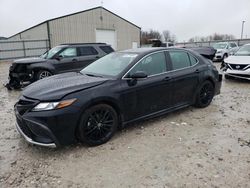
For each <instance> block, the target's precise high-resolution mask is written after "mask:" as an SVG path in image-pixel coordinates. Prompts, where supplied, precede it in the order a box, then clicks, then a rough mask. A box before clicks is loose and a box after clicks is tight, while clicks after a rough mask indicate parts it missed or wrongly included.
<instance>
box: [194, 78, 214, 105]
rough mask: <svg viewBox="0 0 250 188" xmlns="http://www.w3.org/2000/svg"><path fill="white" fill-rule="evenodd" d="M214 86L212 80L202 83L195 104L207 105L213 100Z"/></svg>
mask: <svg viewBox="0 0 250 188" xmlns="http://www.w3.org/2000/svg"><path fill="white" fill-rule="evenodd" d="M213 97H214V86H213V84H212V83H211V82H210V81H205V82H203V83H202V84H201V86H200V88H199V91H198V93H197V96H196V103H195V106H196V107H199V108H204V107H207V106H208V105H209V104H210V103H211V102H212V100H213Z"/></svg>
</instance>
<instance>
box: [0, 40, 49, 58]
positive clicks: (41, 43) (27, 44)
mask: <svg viewBox="0 0 250 188" xmlns="http://www.w3.org/2000/svg"><path fill="white" fill-rule="evenodd" d="M48 49H49V41H48V40H17V41H8V40H0V60H5V59H17V58H23V57H34V56H40V55H41V54H43V53H44V52H46V51H47V50H48Z"/></svg>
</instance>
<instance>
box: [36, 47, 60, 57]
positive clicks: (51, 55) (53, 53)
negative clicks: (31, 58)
mask: <svg viewBox="0 0 250 188" xmlns="http://www.w3.org/2000/svg"><path fill="white" fill-rule="evenodd" d="M61 49H63V47H62V46H60V47H59V46H58V47H54V48H52V49H50V50H49V51H47V52H45V53H44V54H43V55H41V56H40V57H41V58H43V59H50V58H52V57H53V56H54V55H55V54H56V53H57V52H59V51H60V50H61Z"/></svg>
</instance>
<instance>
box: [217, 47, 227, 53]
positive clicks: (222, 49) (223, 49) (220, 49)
mask: <svg viewBox="0 0 250 188" xmlns="http://www.w3.org/2000/svg"><path fill="white" fill-rule="evenodd" d="M218 51H222V52H224V51H226V49H225V48H218V49H217V50H216V53H218Z"/></svg>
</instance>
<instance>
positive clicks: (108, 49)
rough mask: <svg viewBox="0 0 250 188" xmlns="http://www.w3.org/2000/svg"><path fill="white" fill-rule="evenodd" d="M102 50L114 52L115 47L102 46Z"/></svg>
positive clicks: (107, 52)
mask: <svg viewBox="0 0 250 188" xmlns="http://www.w3.org/2000/svg"><path fill="white" fill-rule="evenodd" d="M100 48H101V50H102V51H104V52H105V53H106V54H109V53H111V52H113V51H114V50H113V48H111V47H110V46H100Z"/></svg>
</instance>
